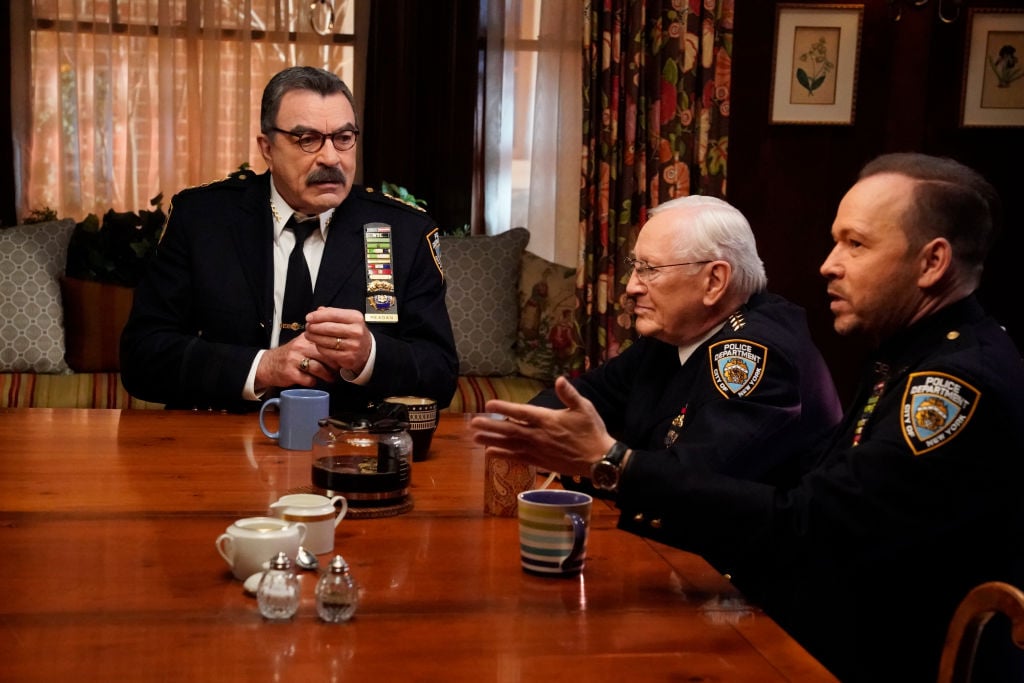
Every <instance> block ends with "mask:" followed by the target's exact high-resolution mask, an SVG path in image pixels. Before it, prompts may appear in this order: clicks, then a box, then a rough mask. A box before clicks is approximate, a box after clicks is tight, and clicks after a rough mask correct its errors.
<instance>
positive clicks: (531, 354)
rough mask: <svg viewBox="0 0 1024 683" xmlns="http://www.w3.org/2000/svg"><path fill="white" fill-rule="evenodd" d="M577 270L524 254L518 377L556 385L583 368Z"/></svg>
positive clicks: (520, 288)
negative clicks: (556, 382) (558, 380)
mask: <svg viewBox="0 0 1024 683" xmlns="http://www.w3.org/2000/svg"><path fill="white" fill-rule="evenodd" d="M575 314H576V269H575V268H568V267H566V266H563V265H560V264H558V263H553V262H551V261H548V260H547V259H545V258H541V257H540V256H537V255H536V254H533V253H531V252H528V251H527V252H524V253H523V265H522V272H521V275H520V278H519V335H518V340H517V343H516V359H517V361H518V366H519V374H521V375H524V376H526V377H531V378H533V379H539V380H544V381H545V382H554V381H555V378H556V377H558V376H559V375H574V374H577V373H576V371H578V370H581V369H582V367H583V357H582V353H583V346H582V344H581V343H580V334H579V329H578V327H577V324H576V318H575Z"/></svg>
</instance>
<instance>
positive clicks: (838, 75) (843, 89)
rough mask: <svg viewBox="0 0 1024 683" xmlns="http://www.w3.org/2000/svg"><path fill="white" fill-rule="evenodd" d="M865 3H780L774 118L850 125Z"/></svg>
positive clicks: (773, 103)
mask: <svg viewBox="0 0 1024 683" xmlns="http://www.w3.org/2000/svg"><path fill="white" fill-rule="evenodd" d="M863 17H864V5H796V4H780V5H778V7H777V8H776V14H775V54H774V56H773V60H772V94H771V98H770V101H771V122H772V123H802V124H838V125H852V124H853V118H854V103H855V100H856V91H857V61H858V57H859V50H860V32H861V24H862V22H863Z"/></svg>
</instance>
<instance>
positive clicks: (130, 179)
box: [11, 0, 364, 220]
mask: <svg viewBox="0 0 1024 683" xmlns="http://www.w3.org/2000/svg"><path fill="white" fill-rule="evenodd" d="M355 4H356V3H355V0H313V1H312V2H310V0H301V1H300V0H12V3H11V29H12V43H13V45H12V51H13V52H12V54H13V59H12V63H13V68H14V69H15V70H16V71H18V72H20V73H19V74H18V75H16V77H15V78H14V79H13V81H14V82H13V83H12V97H13V102H16V103H24V106H23V107H19V106H16V107H14V108H13V109H14V111H13V112H12V114H13V118H14V122H13V129H14V130H13V136H14V146H15V160H16V164H17V165H18V171H17V172H16V174H15V175H16V177H17V178H18V183H19V184H18V187H17V188H16V191H17V201H18V215H19V216H24V215H26V214H27V213H28V212H29V211H31V210H33V209H39V208H42V207H50V208H52V209H55V210H56V211H57V213H58V215H60V216H61V217H72V218H76V219H79V220H80V219H82V218H84V217H85V214H87V213H90V212H91V213H97V214H102V213H104V212H105V211H106V210H107V209H109V208H114V209H115V210H119V211H127V210H138V209H144V208H148V206H149V199H150V198H151V197H153V196H155V195H157V194H158V193H161V192H162V193H164V196H165V205H164V208H165V210H166V208H167V205H166V202H167V201H168V200H169V198H170V196H171V195H172V194H173V193H175V192H177V191H178V190H180V189H182V188H184V187H188V186H191V185H197V184H201V183H205V182H210V181H213V180H216V179H218V178H222V177H224V176H225V175H226V174H228V173H230V172H232V171H234V170H235V169H237V168H238V167H239V166H240V165H241V164H243V163H248V164H250V165H251V166H252V167H253V168H254V169H256V170H259V171H262V170H264V166H263V163H262V159H261V157H260V154H259V150H258V149H257V147H256V143H255V138H256V134H257V132H258V130H259V107H260V96H261V95H262V91H263V87H264V85H266V83H267V81H268V80H269V78H270V77H271V76H272V75H273V74H274V73H276V72H277V71H279V70H281V69H283V68H285V67H288V66H293V65H296V64H308V65H313V66H321V67H324V68H327V69H330V70H332V71H334V72H335V73H337V74H339V75H340V76H341V77H342V78H343V79H345V80H346V82H348V83H349V84H350V85H351V86H352V87H353V89H354V90H355V91H357V99H358V91H359V90H361V87H360V86H361V85H362V84H361V82H358V81H355V77H356V73H355V61H356V54H355V52H356V50H357V44H356V40H355V35H354V33H355V32H354V28H353V27H354V25H355V23H354V13H355V10H356V8H355V7H354V5H355ZM358 4H360V5H361V4H364V3H358ZM332 10H333V18H334V23H333V24H332V25H331V26H330V28H328V26H327V24H328V21H329V20H330V18H331V16H332V14H331V12H332ZM314 27H315V28H316V29H318V30H315V29H314ZM361 61H362V60H360V63H361Z"/></svg>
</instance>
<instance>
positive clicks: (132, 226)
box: [65, 193, 167, 287]
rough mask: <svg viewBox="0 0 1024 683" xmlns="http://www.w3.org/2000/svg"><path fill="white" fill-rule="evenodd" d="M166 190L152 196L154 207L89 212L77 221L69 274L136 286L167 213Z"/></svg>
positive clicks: (96, 280) (72, 236) (98, 280)
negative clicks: (139, 209)
mask: <svg viewBox="0 0 1024 683" xmlns="http://www.w3.org/2000/svg"><path fill="white" fill-rule="evenodd" d="M162 202H163V194H162V193H161V194H158V195H157V196H155V197H153V198H152V199H151V200H149V204H150V206H151V207H152V209H151V210H146V209H143V210H141V211H139V212H138V213H134V212H131V211H126V212H121V213H119V212H116V211H114V210H113V209H111V210H109V211H107V212H106V213H105V214H103V219H102V220H100V219H99V218H98V217H97V216H96V214H89V215H88V216H86V217H85V220H83V221H81V222H80V223H78V224H77V225H75V229H74V232H72V234H71V241H70V242H69V244H68V260H67V268H66V269H65V275H66V276H67V277H69V278H76V279H79V280H88V281H91V282H102V283H107V284H115V285H122V286H125V287H134V286H135V285H137V284H138V283H139V280H140V279H141V278H142V274H143V273H144V272H145V268H146V263H147V261H148V260H149V258H150V256H152V255H153V252H154V251H155V249H156V246H157V243H158V242H159V241H160V235H161V234H162V232H163V229H164V224H165V223H166V222H167V215H166V214H165V213H164V211H163V207H162Z"/></svg>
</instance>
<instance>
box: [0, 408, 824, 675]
mask: <svg viewBox="0 0 1024 683" xmlns="http://www.w3.org/2000/svg"><path fill="white" fill-rule="evenodd" d="M468 421H469V416H468V415H455V414H443V416H442V419H441V423H440V426H439V428H438V431H437V434H436V436H435V438H434V442H433V448H432V450H431V455H430V457H429V458H428V459H427V460H425V461H422V462H416V463H414V465H413V474H412V494H411V495H412V500H413V503H414V507H413V509H412V511H411V512H408V513H405V514H402V515H398V516H394V517H386V518H363V519H351V518H346V519H345V520H343V521H342V522H341V524H340V526H339V527H338V529H337V534H336V545H335V552H338V553H341V554H342V555H344V557H345V559H346V560H347V561H348V562H349V564H350V565H351V567H352V573H353V575H354V577H355V579H356V580H357V582H358V583H359V584H360V589H361V591H360V592H361V603H360V606H359V611H358V612H357V614H356V617H355V618H354V619H353V620H352V621H351V622H348V623H346V624H326V623H324V622H321V621H319V620H318V619H317V616H316V609H315V605H314V597H313V589H314V586H315V583H316V575H315V574H313V573H308V572H304V573H302V575H301V576H302V601H301V605H300V607H299V612H298V614H297V615H296V616H295V618H294V619H293V620H291V621H287V622H270V621H266V620H264V619H263V618H262V617H261V616H260V614H259V611H258V609H257V606H256V600H255V598H253V597H251V596H248V595H246V594H245V593H244V592H243V590H242V586H241V583H240V582H238V581H236V580H234V579H233V578H232V577H231V574H230V572H229V569H228V566H227V565H226V563H225V562H224V560H223V559H222V558H221V557H220V555H218V554H217V551H216V549H215V548H214V540H215V539H216V538H217V536H218V535H219V534H220V533H221V532H223V531H224V529H225V528H226V527H227V526H228V525H229V524H230V523H231V522H232V521H234V520H235V519H237V518H239V517H247V516H253V515H259V514H265V513H266V510H267V506H268V505H269V503H271V502H273V501H274V500H276V499H277V498H278V497H279V496H280V495H282V494H285V493H288V492H292V491H296V490H301V489H303V488H304V487H308V486H309V484H310V469H309V468H310V459H311V455H310V453H309V452H296V451H286V450H283V449H281V448H278V447H277V446H276V445H275V443H274V442H272V441H270V440H269V439H267V438H266V437H265V436H263V434H262V433H261V432H260V429H259V426H258V424H257V419H256V417H255V416H254V415H247V416H239V415H225V414H217V413H191V412H176V411H149V410H139V411H128V410H125V411H117V410H72V409H42V408H36V409H7V410H0V629H2V631H0V680H3V681H69V680H75V681H122V680H140V681H150V680H181V681H185V680H188V681H271V680H273V681H277V680H282V681H285V680H287V681H296V682H297V681H342V680H344V681H359V680H365V681H404V680H411V681H474V682H477V681H495V682H512V681H537V680H577V681H599V680H616V681H644V680H651V681H758V682H759V683H767V682H771V681H801V682H808V681H832V680H835V679H834V678H833V677H831V676H830V675H829V674H828V672H827V671H825V670H824V669H823V668H822V667H821V665H820V664H818V662H817V661H815V660H814V659H813V658H812V657H811V656H810V655H808V654H807V653H806V652H805V651H804V650H803V649H802V648H801V647H800V646H799V645H798V644H797V643H796V642H795V641H793V640H792V639H791V638H789V637H788V636H787V635H786V633H785V632H784V631H783V630H782V629H781V628H779V627H778V626H777V625H776V624H775V623H774V622H772V621H771V620H770V619H769V618H768V617H766V616H765V615H763V614H762V613H761V612H759V611H758V610H756V609H754V608H751V607H750V606H748V605H747V604H746V603H744V602H743V600H742V598H741V597H740V596H739V595H738V594H737V593H736V592H735V590H734V589H732V588H731V586H730V585H729V583H728V582H727V581H726V580H725V579H724V578H723V577H721V576H720V575H719V574H718V573H717V572H715V571H714V570H713V569H712V568H711V567H710V566H709V565H708V564H707V563H706V562H704V561H703V560H702V559H701V558H699V557H697V556H695V555H692V554H689V553H685V552H682V551H678V550H674V549H671V548H668V547H666V546H663V545H660V544H657V543H652V542H649V541H646V540H644V539H641V538H639V537H636V536H633V535H631V534H627V533H624V532H621V531H618V530H617V529H616V528H615V522H616V515H615V512H614V510H613V509H612V508H611V507H610V506H609V505H607V504H606V503H604V502H601V501H595V509H594V516H593V520H592V528H591V536H590V540H589V544H588V559H587V565H586V568H585V570H584V572H583V574H582V575H581V576H578V577H575V578H571V579H553V578H546V577H537V576H533V575H529V574H526V573H524V572H523V571H522V570H521V569H520V567H519V557H518V528H517V522H516V520H515V519H514V518H502V517H491V516H487V515H485V514H484V512H483V477H484V456H483V452H482V449H481V448H480V447H479V446H476V445H474V444H473V443H472V442H471V440H470V435H469V430H468ZM329 558H330V555H324V556H321V558H320V559H321V562H322V563H323V562H325V561H326V560H328V559H329Z"/></svg>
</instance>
